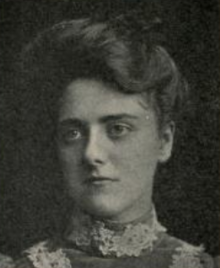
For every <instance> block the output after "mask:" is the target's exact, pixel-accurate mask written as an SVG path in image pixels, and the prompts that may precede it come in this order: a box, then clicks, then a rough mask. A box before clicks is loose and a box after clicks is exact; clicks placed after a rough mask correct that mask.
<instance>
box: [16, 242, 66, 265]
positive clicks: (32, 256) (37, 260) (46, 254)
mask: <svg viewBox="0 0 220 268" xmlns="http://www.w3.org/2000/svg"><path fill="white" fill-rule="evenodd" d="M15 267H16V268H53V267H56V268H71V264H70V261H69V259H68V258H67V257H66V255H65V253H64V252H63V251H62V249H61V248H60V249H56V248H54V246H53V245H52V243H51V242H50V241H43V242H40V243H38V244H36V245H34V246H32V247H30V248H28V249H27V250H25V251H24V252H23V258H21V259H20V260H19V261H17V262H16V266H15Z"/></svg>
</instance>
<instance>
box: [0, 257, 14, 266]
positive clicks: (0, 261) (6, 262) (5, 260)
mask: <svg viewBox="0 0 220 268" xmlns="http://www.w3.org/2000/svg"><path fill="white" fill-rule="evenodd" d="M13 267H14V263H13V260H12V258H11V257H9V256H7V255H4V254H2V253H0V268H13Z"/></svg>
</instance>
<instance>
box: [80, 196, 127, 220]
mask: <svg viewBox="0 0 220 268" xmlns="http://www.w3.org/2000/svg"><path fill="white" fill-rule="evenodd" d="M82 209H83V210H85V211H86V212H87V213H89V214H91V215H94V216H97V217H101V218H108V219H111V218H115V217H117V216H118V215H119V214H120V212H121V211H123V206H122V204H121V203H120V202H119V201H117V200H115V198H106V197H105V198H97V197H96V198H93V199H92V200H91V199H87V200H86V201H84V202H83V203H82Z"/></svg>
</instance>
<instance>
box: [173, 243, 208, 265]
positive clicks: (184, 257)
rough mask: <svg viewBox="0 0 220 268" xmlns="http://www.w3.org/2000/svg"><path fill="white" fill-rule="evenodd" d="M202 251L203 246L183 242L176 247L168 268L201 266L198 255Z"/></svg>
mask: <svg viewBox="0 0 220 268" xmlns="http://www.w3.org/2000/svg"><path fill="white" fill-rule="evenodd" d="M203 251H204V248H203V246H199V247H195V246H192V245H189V244H187V243H183V245H182V246H181V247H177V248H176V253H175V254H174V255H173V256H172V259H173V263H172V265H171V266H170V267H169V268H188V267H190V268H203V265H202V264H201V261H200V255H201V253H202V252H203Z"/></svg>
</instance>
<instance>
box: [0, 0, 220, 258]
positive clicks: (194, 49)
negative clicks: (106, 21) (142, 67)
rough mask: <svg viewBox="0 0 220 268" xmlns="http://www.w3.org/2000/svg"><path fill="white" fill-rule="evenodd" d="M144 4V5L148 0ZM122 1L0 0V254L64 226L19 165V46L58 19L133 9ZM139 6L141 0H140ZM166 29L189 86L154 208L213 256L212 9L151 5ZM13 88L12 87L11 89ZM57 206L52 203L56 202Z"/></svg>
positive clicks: (187, 2) (170, 0)
mask: <svg viewBox="0 0 220 268" xmlns="http://www.w3.org/2000/svg"><path fill="white" fill-rule="evenodd" d="M149 1H150V0H149ZM139 2H140V1H134V0H133V1H131V0H130V1H129V0H124V1H122V0H114V1H113V0H112V1H110V0H102V1H100V0H78V1H77V0H47V1H46V0H44V1H42V0H0V42H1V45H0V60H1V62H0V73H1V75H0V116H1V117H0V119H1V121H0V127H1V128H0V131H1V132H0V134H1V144H0V146H1V148H0V160H1V162H0V172H1V173H0V175H1V176H0V252H4V253H7V254H12V255H16V254H17V253H18V252H19V251H20V250H21V249H24V248H25V247H27V246H29V245H31V244H32V243H34V242H36V241H38V240H41V239H44V238H46V237H48V236H50V235H53V234H54V233H56V231H57V230H58V229H59V228H60V227H61V226H62V225H63V224H64V221H65V220H64V218H63V215H62V211H61V210H60V209H61V208H60V204H54V203H53V202H52V201H51V200H53V199H52V198H50V197H48V192H49V191H48V189H47V188H42V185H41V184H42V183H41V182H39V181H34V180H33V181H31V187H30V184H29V183H30V181H28V183H27V182H26V183H25V182H24V181H23V179H22V176H23V174H22V172H21V168H20V166H19V163H20V162H19V159H18V158H19V157H20V155H21V152H20V151H21V150H22V149H21V148H20V145H19V143H20V141H19V135H18V132H19V129H17V128H16V122H15V120H16V119H15V118H16V116H15V115H16V110H14V109H12V107H13V106H12V103H14V102H16V97H15V96H16V94H15V92H16V85H15V83H13V82H14V81H13V80H14V79H13V78H14V74H13V73H14V70H13V69H14V65H13V63H14V62H15V61H16V60H17V57H18V54H19V52H20V50H21V48H22V47H23V45H24V44H25V43H26V42H28V41H30V40H31V38H33V37H34V36H35V35H36V33H37V32H38V31H39V30H42V29H43V28H45V27H47V26H49V25H51V24H53V23H55V22H58V21H60V20H62V19H68V18H76V17H80V16H81V15H89V14H91V13H92V12H94V11H96V12H100V13H102V14H104V15H105V16H106V17H108V16H109V15H112V14H120V13H121V12H124V11H125V10H126V9H127V10H132V9H133V8H135V7H136V6H137V5H138V4H139ZM141 2H142V3H143V2H147V1H144V0H142V1H141ZM154 2H155V4H156V5H157V6H158V9H159V10H160V12H161V14H162V17H163V19H164V21H165V23H166V24H167V27H168V43H169V47H170V51H171V54H172V55H173V57H174V58H175V59H176V61H177V62H178V64H179V66H180V68H181V69H182V72H183V74H184V75H185V77H186V78H187V80H188V82H189V84H190V88H191V100H192V102H191V106H190V109H188V111H187V113H186V114H185V116H184V117H183V120H182V121H181V122H180V126H179V128H177V133H176V136H177V139H176V144H175V148H174V152H173V157H172V159H171V161H170V162H169V163H168V164H167V166H166V167H165V166H164V167H162V168H161V169H160V170H159V172H158V174H157V177H156V183H155V196H154V199H155V203H156V207H157V210H158V216H159V219H160V221H161V222H162V223H163V224H164V225H165V226H167V227H168V228H169V230H170V233H171V234H173V235H175V236H177V237H179V238H181V239H184V240H186V241H189V242H191V243H195V244H201V243H203V244H204V245H205V246H206V248H207V251H208V252H209V253H211V254H212V255H214V256H215V255H217V254H219V212H220V210H219V200H220V195H219V155H220V152H219V144H220V143H219V137H220V135H219V134H220V133H219V129H220V128H219V92H218V90H219V70H220V69H219V59H220V57H219V25H220V24H219V3H218V1H217V0H201V1H196V0H166V1H162V0H161V1H160V0H157V1H156V0H154ZM12 85H13V88H12ZM58 203H59V202H58Z"/></svg>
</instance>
